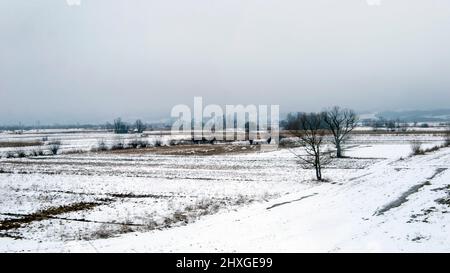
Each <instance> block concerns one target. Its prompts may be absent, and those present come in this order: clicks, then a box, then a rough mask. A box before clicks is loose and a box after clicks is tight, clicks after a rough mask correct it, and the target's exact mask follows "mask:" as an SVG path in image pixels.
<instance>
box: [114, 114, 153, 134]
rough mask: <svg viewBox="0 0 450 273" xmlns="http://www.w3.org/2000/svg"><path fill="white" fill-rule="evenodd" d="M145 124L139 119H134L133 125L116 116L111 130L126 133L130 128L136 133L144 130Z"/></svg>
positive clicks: (116, 132)
mask: <svg viewBox="0 0 450 273" xmlns="http://www.w3.org/2000/svg"><path fill="white" fill-rule="evenodd" d="M145 128H146V125H145V124H144V123H143V122H142V121H141V120H140V119H138V120H136V122H135V123H134V125H129V124H127V123H125V122H123V121H122V119H121V118H117V119H115V120H114V124H113V130H114V133H115V134H127V133H128V132H130V130H133V132H136V133H142V132H144V130H145Z"/></svg>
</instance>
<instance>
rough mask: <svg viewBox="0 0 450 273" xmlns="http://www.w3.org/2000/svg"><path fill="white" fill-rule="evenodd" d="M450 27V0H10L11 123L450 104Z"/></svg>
mask: <svg viewBox="0 0 450 273" xmlns="http://www.w3.org/2000/svg"><path fill="white" fill-rule="evenodd" d="M72 1H73V0H72ZM372 1H376V0H372ZM449 34H450V1H448V0H381V5H380V6H370V5H368V4H367V1H366V0H283V1H280V0H158V1H151V0H81V5H80V6H69V5H68V4H67V3H66V0H0V124H8V123H18V122H19V121H21V122H22V123H28V124H33V123H34V122H36V121H37V120H39V121H40V122H41V123H42V124H44V123H55V122H59V123H67V122H77V121H78V122H103V121H105V120H108V119H112V118H114V117H116V116H122V117H124V118H130V119H131V118H135V117H141V118H144V119H146V120H151V119H153V118H158V117H163V116H169V115H170V110H171V108H172V106H174V105H175V104H179V103H184V104H192V103H193V97H194V96H203V97H204V101H205V103H215V104H226V103H228V104H280V106H281V109H280V111H281V112H289V111H298V110H302V111H315V110H321V109H322V108H323V107H327V106H331V105H334V104H339V105H342V106H347V107H352V108H355V109H356V110H385V109H431V108H450V105H449V102H450V35H449Z"/></svg>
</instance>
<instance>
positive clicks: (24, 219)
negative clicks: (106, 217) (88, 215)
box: [0, 202, 102, 230]
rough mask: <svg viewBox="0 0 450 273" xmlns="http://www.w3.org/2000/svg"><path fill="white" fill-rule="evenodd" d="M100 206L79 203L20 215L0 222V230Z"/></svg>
mask: <svg viewBox="0 0 450 273" xmlns="http://www.w3.org/2000/svg"><path fill="white" fill-rule="evenodd" d="M101 204H102V203H93V202H91V203H86V202H81V203H75V204H70V205H66V206H60V207H53V208H48V209H45V210H41V211H37V212H35V213H32V214H28V215H22V216H20V217H19V218H13V219H6V220H3V221H0V230H10V229H15V228H19V227H21V226H22V225H26V224H29V223H31V222H35V221H42V220H47V219H50V218H52V217H53V216H55V215H60V214H63V213H68V212H75V211H81V210H88V209H92V208H94V207H96V206H99V205H101Z"/></svg>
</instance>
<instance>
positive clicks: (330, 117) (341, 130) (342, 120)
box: [324, 106, 358, 158]
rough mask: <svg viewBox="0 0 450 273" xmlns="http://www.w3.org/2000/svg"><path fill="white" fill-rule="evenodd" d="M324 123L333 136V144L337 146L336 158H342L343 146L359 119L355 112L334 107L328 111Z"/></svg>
mask: <svg viewBox="0 0 450 273" xmlns="http://www.w3.org/2000/svg"><path fill="white" fill-rule="evenodd" d="M324 122H325V123H326V124H327V126H328V129H329V130H330V131H331V133H332V134H333V144H334V145H335V146H336V157H338V158H342V157H343V153H342V151H343V149H342V145H343V144H344V142H345V141H346V140H347V138H348V135H349V133H350V132H351V131H353V129H354V128H355V127H356V123H357V122H358V117H357V115H356V113H355V112H354V111H353V110H350V109H342V108H340V107H339V106H334V107H333V108H331V109H330V110H328V111H326V113H325V115H324Z"/></svg>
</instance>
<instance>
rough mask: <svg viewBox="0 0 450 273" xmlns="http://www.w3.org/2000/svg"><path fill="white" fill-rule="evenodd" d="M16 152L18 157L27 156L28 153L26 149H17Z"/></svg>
mask: <svg viewBox="0 0 450 273" xmlns="http://www.w3.org/2000/svg"><path fill="white" fill-rule="evenodd" d="M16 154H17V157H18V158H24V157H26V156H27V154H26V153H25V151H24V150H17V151H16Z"/></svg>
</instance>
